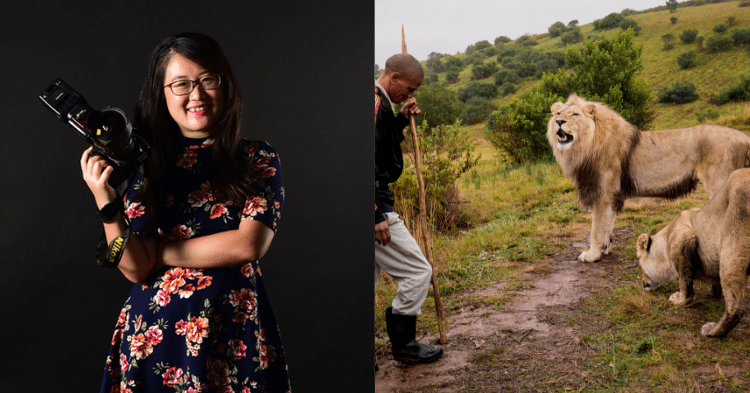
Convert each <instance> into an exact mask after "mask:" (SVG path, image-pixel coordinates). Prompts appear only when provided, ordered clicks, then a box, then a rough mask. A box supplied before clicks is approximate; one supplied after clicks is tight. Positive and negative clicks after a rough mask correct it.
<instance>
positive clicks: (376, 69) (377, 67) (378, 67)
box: [375, 64, 382, 78]
mask: <svg viewBox="0 0 750 393" xmlns="http://www.w3.org/2000/svg"><path fill="white" fill-rule="evenodd" d="M380 71H382V70H381V69H380V66H379V65H377V64H375V77H376V78H377V77H378V74H379V73H380Z"/></svg>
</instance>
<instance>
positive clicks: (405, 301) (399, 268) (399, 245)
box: [375, 212, 432, 316]
mask: <svg viewBox="0 0 750 393" xmlns="http://www.w3.org/2000/svg"><path fill="white" fill-rule="evenodd" d="M385 216H386V220H387V221H388V230H389V231H390V233H391V242H390V243H388V245H387V246H381V245H380V244H378V243H375V286H377V285H378V281H379V280H380V272H381V271H383V272H385V273H386V274H388V275H389V276H391V277H392V278H393V279H394V280H395V281H396V284H398V289H397V290H396V298H394V299H393V303H392V306H393V313H394V314H401V315H412V316H414V315H419V313H421V312H422V303H424V299H425V298H426V297H427V291H428V290H429V288H430V279H431V278H432V266H430V263H429V262H428V261H427V259H426V258H425V257H424V255H423V254H422V250H421V249H420V248H419V245H418V244H417V241H416V240H414V237H413V236H412V235H411V233H409V230H408V229H407V228H406V225H404V220H402V219H401V218H400V217H399V216H398V213H395V212H389V213H385Z"/></svg>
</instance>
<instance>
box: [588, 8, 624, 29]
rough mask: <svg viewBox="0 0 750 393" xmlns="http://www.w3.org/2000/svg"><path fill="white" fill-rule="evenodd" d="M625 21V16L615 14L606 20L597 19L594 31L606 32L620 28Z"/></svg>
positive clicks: (606, 17) (608, 16) (605, 18)
mask: <svg viewBox="0 0 750 393" xmlns="http://www.w3.org/2000/svg"><path fill="white" fill-rule="evenodd" d="M624 19H625V17H624V16H622V15H621V14H618V13H617V12H613V13H611V14H609V15H607V16H605V17H604V19H597V20H595V21H594V30H606V29H614V28H615V27H620V23H621V22H622V21H623V20H624Z"/></svg>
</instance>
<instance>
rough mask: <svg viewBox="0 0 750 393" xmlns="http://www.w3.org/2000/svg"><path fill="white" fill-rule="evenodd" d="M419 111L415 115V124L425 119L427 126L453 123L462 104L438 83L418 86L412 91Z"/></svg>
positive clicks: (459, 112) (460, 110) (461, 108)
mask: <svg viewBox="0 0 750 393" xmlns="http://www.w3.org/2000/svg"><path fill="white" fill-rule="evenodd" d="M414 98H416V100H417V102H418V103H419V109H421V111H422V112H421V113H420V114H418V115H417V118H416V121H417V124H422V123H423V122H424V121H425V120H426V121H427V125H428V126H429V127H437V126H439V125H446V124H453V123H455V122H456V119H458V116H459V115H460V114H461V112H462V111H463V104H462V103H461V102H460V101H458V100H457V99H456V94H455V93H454V92H453V91H451V90H450V89H449V88H448V87H446V86H445V85H443V84H440V83H433V84H429V85H426V86H422V87H420V88H419V89H418V90H417V91H416V92H414Z"/></svg>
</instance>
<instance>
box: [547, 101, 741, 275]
mask: <svg viewBox="0 0 750 393" xmlns="http://www.w3.org/2000/svg"><path fill="white" fill-rule="evenodd" d="M547 139H548V140H549V143H550V145H552V151H553V152H554V154H555V158H556V159H557V162H558V163H559V164H560V166H561V167H562V169H563V171H564V172H565V174H566V175H567V176H568V177H569V178H570V179H572V180H573V184H574V185H575V187H576V192H577V194H578V200H579V201H580V203H581V205H582V207H583V208H584V209H587V210H589V209H591V210H593V219H592V221H593V223H592V225H591V246H590V247H589V249H588V251H584V252H583V253H582V254H581V255H580V256H579V257H578V259H579V260H581V261H584V262H594V261H597V260H599V259H601V256H602V253H604V254H607V253H609V247H610V244H611V241H612V231H613V229H614V224H615V216H616V214H617V213H619V212H620V211H621V210H622V205H623V203H624V201H625V199H627V198H630V197H638V196H641V197H663V198H676V197H679V196H682V195H685V194H687V193H689V192H691V191H693V190H694V189H695V187H696V184H697V182H698V180H700V181H701V182H703V185H704V187H705V189H706V193H707V194H708V197H709V198H710V197H711V196H712V195H713V194H714V193H716V190H718V189H719V187H721V185H722V184H723V183H724V181H726V179H727V177H728V176H729V174H730V173H731V172H732V171H733V170H735V169H738V168H743V167H747V166H750V136H748V135H746V134H744V133H743V132H741V131H737V130H734V129H731V128H726V127H720V126H714V125H699V126H695V127H690V128H680V129H676V130H662V131H647V132H641V131H639V130H638V129H637V128H635V126H633V125H632V124H630V123H628V122H627V120H625V119H624V118H622V116H620V115H619V114H617V113H616V112H615V111H613V110H612V109H610V108H609V107H608V106H606V105H604V104H602V103H599V102H589V101H585V100H583V99H582V98H580V97H578V96H577V95H576V94H575V93H573V94H571V95H570V97H568V102H566V103H565V104H563V103H562V102H556V103H554V104H553V105H552V118H551V119H550V121H549V124H548V127H547Z"/></svg>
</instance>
